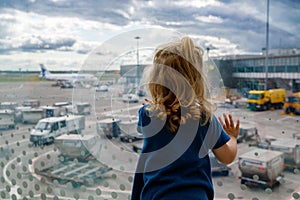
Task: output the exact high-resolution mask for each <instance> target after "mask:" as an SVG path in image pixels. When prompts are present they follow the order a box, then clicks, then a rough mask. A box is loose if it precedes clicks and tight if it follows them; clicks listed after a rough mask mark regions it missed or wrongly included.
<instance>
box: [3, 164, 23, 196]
mask: <svg viewBox="0 0 300 200" xmlns="http://www.w3.org/2000/svg"><path fill="white" fill-rule="evenodd" d="M16 160H17V158H14V159H12V160H10V161H9V162H8V163H7V164H6V165H5V166H4V167H3V177H4V180H5V182H7V183H8V184H9V185H10V192H9V195H10V196H12V195H13V194H15V195H16V197H17V199H19V198H21V196H20V195H19V194H18V191H17V190H18V185H14V186H13V185H12V182H11V181H10V180H9V178H8V177H7V175H6V171H7V168H8V166H9V165H10V164H11V163H13V162H14V161H16Z"/></svg>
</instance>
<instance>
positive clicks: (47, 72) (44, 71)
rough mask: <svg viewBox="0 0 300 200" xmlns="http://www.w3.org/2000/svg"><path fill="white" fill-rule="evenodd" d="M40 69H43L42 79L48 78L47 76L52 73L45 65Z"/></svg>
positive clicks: (41, 65)
mask: <svg viewBox="0 0 300 200" xmlns="http://www.w3.org/2000/svg"><path fill="white" fill-rule="evenodd" d="M40 67H41V77H42V78H46V75H47V74H50V72H49V71H48V70H47V69H46V67H45V66H44V64H40Z"/></svg>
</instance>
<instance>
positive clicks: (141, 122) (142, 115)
mask: <svg viewBox="0 0 300 200" xmlns="http://www.w3.org/2000/svg"><path fill="white" fill-rule="evenodd" d="M146 107H147V105H144V106H142V107H141V108H140V109H139V112H138V115H139V119H138V123H137V131H138V132H139V133H142V127H145V126H148V125H149V124H150V122H151V119H150V117H149V115H148V111H147V110H146Z"/></svg>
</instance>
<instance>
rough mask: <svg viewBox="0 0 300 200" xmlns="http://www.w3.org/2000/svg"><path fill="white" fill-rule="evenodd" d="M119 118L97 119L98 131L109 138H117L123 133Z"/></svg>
mask: <svg viewBox="0 0 300 200" xmlns="http://www.w3.org/2000/svg"><path fill="white" fill-rule="evenodd" d="M120 121H121V120H119V119H111V118H107V119H102V120H99V121H97V131H98V133H99V135H101V136H105V137H107V138H108V139H111V138H117V137H119V135H120V134H121V130H120V126H119V124H120Z"/></svg>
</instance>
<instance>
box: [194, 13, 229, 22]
mask: <svg viewBox="0 0 300 200" xmlns="http://www.w3.org/2000/svg"><path fill="white" fill-rule="evenodd" d="M195 18H196V19H197V20H199V21H201V22H205V23H217V24H219V23H222V22H223V21H224V20H223V19H222V18H221V17H218V16H213V15H208V16H196V17H195Z"/></svg>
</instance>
